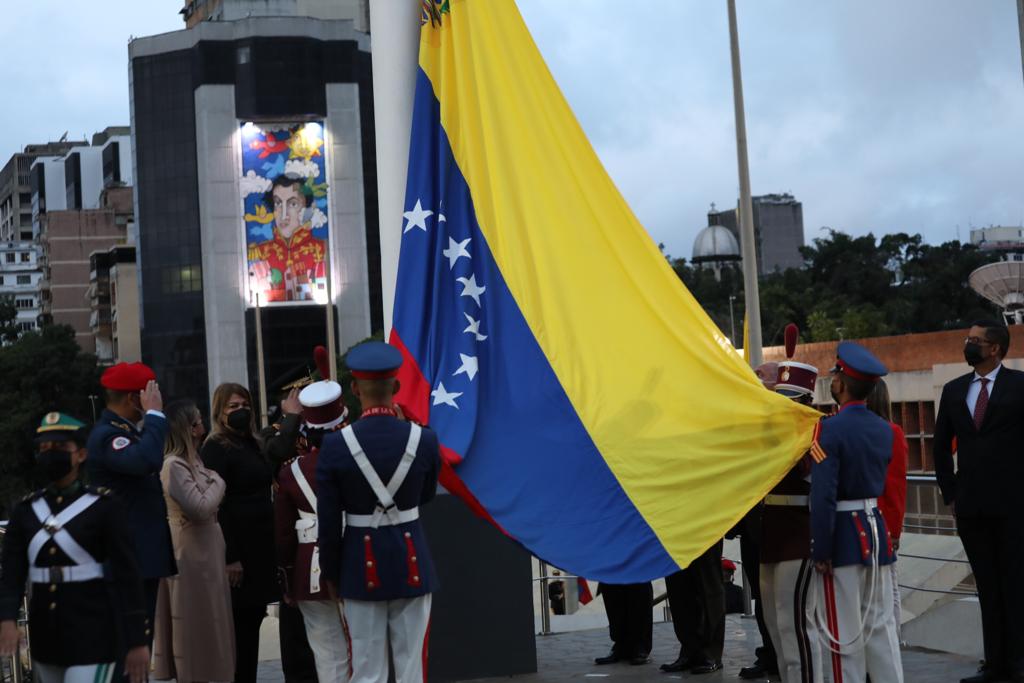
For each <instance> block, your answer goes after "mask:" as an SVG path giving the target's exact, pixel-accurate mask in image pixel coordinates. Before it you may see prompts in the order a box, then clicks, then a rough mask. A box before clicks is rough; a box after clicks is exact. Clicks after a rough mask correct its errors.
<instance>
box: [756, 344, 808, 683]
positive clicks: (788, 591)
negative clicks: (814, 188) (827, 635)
mask: <svg viewBox="0 0 1024 683" xmlns="http://www.w3.org/2000/svg"><path fill="white" fill-rule="evenodd" d="M798 335H799V330H798V329H797V328H796V325H792V324H791V325H789V326H787V328H786V333H785V339H786V356H787V359H786V360H785V361H782V362H781V363H778V365H777V367H776V368H775V373H774V375H772V377H771V380H768V381H766V378H765V377H764V376H763V375H762V373H760V372H759V373H758V375H759V376H761V377H762V382H764V384H765V387H766V388H768V389H773V390H774V391H776V392H777V393H780V394H782V395H783V396H786V397H788V398H790V399H792V400H794V401H797V402H799V403H803V404H806V405H810V403H811V400H812V399H813V397H814V385H815V382H816V381H817V378H818V369H817V368H815V367H814V366H813V365H807V364H806V363H800V362H797V361H795V360H793V354H794V353H795V350H796V341H797V337H798ZM766 365H767V364H766ZM759 369H760V368H759ZM810 471H811V466H810V461H809V459H808V458H807V457H806V456H805V457H804V459H802V460H801V461H800V462H798V463H797V464H796V465H795V466H794V467H793V469H791V470H790V471H789V472H788V473H787V474H786V476H785V477H783V479H782V481H780V482H779V483H778V484H776V485H775V488H773V489H772V491H771V493H769V494H768V495H767V496H766V497H765V500H764V510H763V512H762V521H761V534H762V537H761V544H760V547H761V557H760V560H761V577H760V579H761V600H762V604H763V609H764V620H765V623H766V625H767V626H768V632H769V633H770V634H771V639H772V642H773V643H774V644H775V651H776V653H777V657H778V664H779V675H780V677H781V678H782V681H783V683H790V682H794V681H795V682H798V683H803V682H804V681H821V680H822V673H823V663H824V650H823V648H822V645H823V639H822V638H821V636H820V634H819V633H818V629H817V627H816V625H815V623H814V620H813V619H811V609H810V590H811V579H812V577H813V575H814V564H813V563H812V562H811V513H810V509H809V507H808V495H809V494H810V491H811V485H810Z"/></svg>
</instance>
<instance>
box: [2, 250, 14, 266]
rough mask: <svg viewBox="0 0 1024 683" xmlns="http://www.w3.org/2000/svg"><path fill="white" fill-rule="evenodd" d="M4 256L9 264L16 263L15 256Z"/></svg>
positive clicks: (8, 254)
mask: <svg viewBox="0 0 1024 683" xmlns="http://www.w3.org/2000/svg"><path fill="white" fill-rule="evenodd" d="M4 256H5V260H6V261H7V262H8V263H14V254H12V253H10V252H8V253H6V254H4Z"/></svg>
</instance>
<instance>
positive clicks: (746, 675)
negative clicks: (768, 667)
mask: <svg viewBox="0 0 1024 683" xmlns="http://www.w3.org/2000/svg"><path fill="white" fill-rule="evenodd" d="M767 676H768V672H767V671H765V668H764V667H763V666H761V663H760V662H754V663H753V664H752V665H750V666H745V667H743V668H742V669H740V678H743V679H746V680H752V679H755V678H765V677H767Z"/></svg>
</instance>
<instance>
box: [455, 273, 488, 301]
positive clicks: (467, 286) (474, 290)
mask: <svg viewBox="0 0 1024 683" xmlns="http://www.w3.org/2000/svg"><path fill="white" fill-rule="evenodd" d="M455 279H456V281H458V282H461V283H462V287H463V289H462V294H461V295H460V296H470V297H473V301H475V302H476V305H477V306H479V305H480V295H481V294H483V293H484V290H486V289H487V287H484V286H480V285H478V284H477V283H476V275H475V274H474V275H470V276H469V277H468V278H466V277H457V278H455Z"/></svg>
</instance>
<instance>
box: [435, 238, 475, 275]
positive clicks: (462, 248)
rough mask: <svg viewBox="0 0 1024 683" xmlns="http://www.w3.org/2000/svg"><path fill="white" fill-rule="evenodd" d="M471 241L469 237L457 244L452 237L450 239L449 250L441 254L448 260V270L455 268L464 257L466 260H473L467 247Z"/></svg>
mask: <svg viewBox="0 0 1024 683" xmlns="http://www.w3.org/2000/svg"><path fill="white" fill-rule="evenodd" d="M469 240H470V238H469V237H467V238H466V239H464V240H462V241H461V242H456V241H455V240H454V239H452V238H451V237H449V238H448V248H447V249H445V250H444V251H442V252H441V253H442V254H444V255H445V256H446V257H447V258H448V270H451V269H452V268H454V267H455V262H456V261H458V260H459V259H460V258H462V257H463V256H465V257H466V258H473V257H472V256H470V255H469V252H468V251H466V245H467V244H469Z"/></svg>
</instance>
